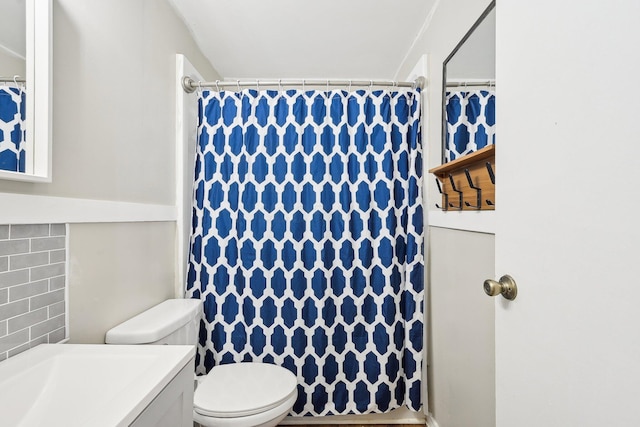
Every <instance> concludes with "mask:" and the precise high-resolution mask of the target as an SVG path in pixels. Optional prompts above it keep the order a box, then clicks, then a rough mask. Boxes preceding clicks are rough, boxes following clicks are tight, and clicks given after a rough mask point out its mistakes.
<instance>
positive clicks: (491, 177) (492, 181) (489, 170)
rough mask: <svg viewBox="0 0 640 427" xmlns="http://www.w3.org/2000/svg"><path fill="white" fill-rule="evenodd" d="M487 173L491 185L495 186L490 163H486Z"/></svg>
mask: <svg viewBox="0 0 640 427" xmlns="http://www.w3.org/2000/svg"><path fill="white" fill-rule="evenodd" d="M486 166H487V172H489V179H490V180H491V183H492V184H493V185H496V175H495V174H494V173H493V167H492V166H491V162H487V164H486Z"/></svg>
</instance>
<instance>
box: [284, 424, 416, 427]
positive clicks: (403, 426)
mask: <svg viewBox="0 0 640 427" xmlns="http://www.w3.org/2000/svg"><path fill="white" fill-rule="evenodd" d="M421 425H422V424H296V425H295V426H293V425H291V424H289V426H288V427H418V426H421Z"/></svg>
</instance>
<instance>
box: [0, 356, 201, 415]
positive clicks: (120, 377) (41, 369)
mask: <svg viewBox="0 0 640 427" xmlns="http://www.w3.org/2000/svg"><path fill="white" fill-rule="evenodd" d="M194 356H195V347H193V346H182V345H180V346H178V345H86V344H42V345H39V346H37V347H35V348H33V349H31V350H27V351H26V352H24V353H21V354H19V355H17V356H14V357H12V358H10V359H7V360H5V361H3V362H0V427H18V426H19V427H31V426H33V427H36V426H38V427H41V426H45V425H46V426H48V427H55V426H60V427H75V426H77V427H81V426H82V427H87V426H91V427H116V426H118V427H119V426H128V425H129V424H131V422H133V421H134V420H135V418H136V417H137V416H138V415H139V414H140V413H141V412H142V411H143V410H144V409H145V408H146V407H147V405H148V404H149V403H151V401H152V400H153V399H154V398H155V396H156V395H157V394H158V393H159V392H160V391H162V389H163V388H164V387H165V386H166V385H167V384H169V382H170V381H171V380H172V379H173V378H174V377H175V376H176V374H177V373H178V372H180V370H181V369H182V368H184V367H185V366H186V365H187V364H188V363H192V360H193V357H194Z"/></svg>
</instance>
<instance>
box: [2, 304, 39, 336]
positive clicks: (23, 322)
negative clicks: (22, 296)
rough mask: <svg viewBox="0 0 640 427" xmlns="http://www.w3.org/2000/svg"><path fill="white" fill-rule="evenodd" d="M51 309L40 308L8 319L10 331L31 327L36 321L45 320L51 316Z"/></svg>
mask: <svg viewBox="0 0 640 427" xmlns="http://www.w3.org/2000/svg"><path fill="white" fill-rule="evenodd" d="M48 312H49V310H47V308H46V307H44V308H41V309H40V310H35V311H30V312H28V313H26V314H22V315H20V316H16V317H14V318H12V319H9V320H7V327H8V332H9V333H10V334H11V333H13V332H17V331H19V330H20V329H24V328H29V327H31V326H33V325H35V324H36V323H41V322H44V321H45V320H47V319H48V318H49V313H48Z"/></svg>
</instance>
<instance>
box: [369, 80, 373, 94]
mask: <svg viewBox="0 0 640 427" xmlns="http://www.w3.org/2000/svg"><path fill="white" fill-rule="evenodd" d="M369 90H370V91H371V92H373V80H369Z"/></svg>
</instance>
